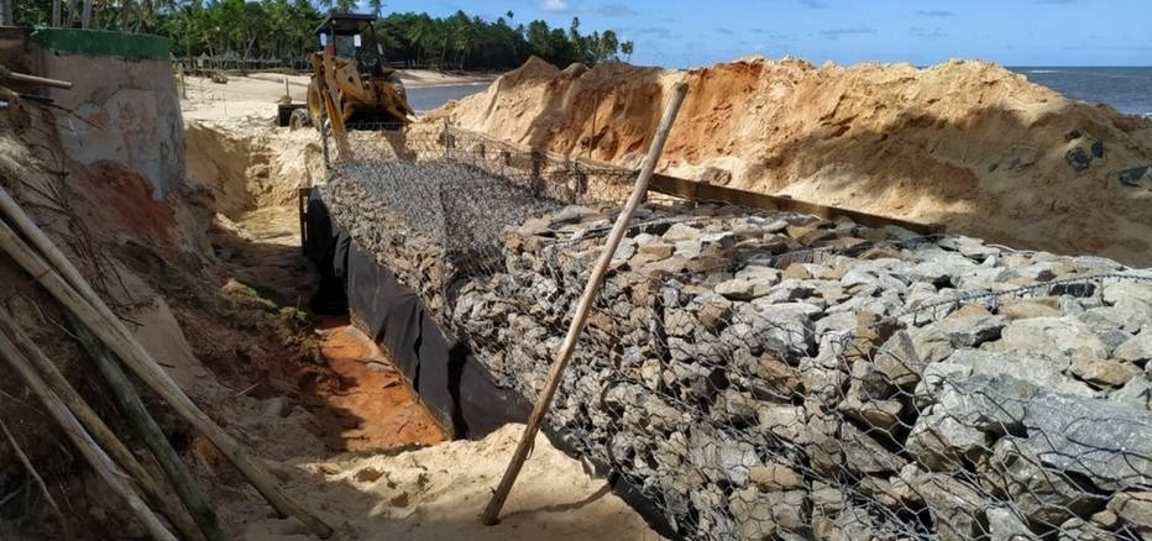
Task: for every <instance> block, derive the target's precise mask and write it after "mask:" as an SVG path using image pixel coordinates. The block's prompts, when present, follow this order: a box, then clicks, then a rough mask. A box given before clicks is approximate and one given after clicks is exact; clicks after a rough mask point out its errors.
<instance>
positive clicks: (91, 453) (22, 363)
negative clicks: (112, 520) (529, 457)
mask: <svg viewBox="0 0 1152 541" xmlns="http://www.w3.org/2000/svg"><path fill="white" fill-rule="evenodd" d="M0 358H3V359H4V360H5V361H7V362H8V364H10V365H12V367H13V368H15V369H16V372H17V373H18V374H20V376H21V377H22V378H23V379H24V382H25V383H26V384H27V385H28V388H29V389H31V390H32V393H33V394H35V395H36V396H37V397H38V398H39V399H40V401H41V402H42V403H43V404H44V408H45V409H46V410H48V413H49V414H50V415H51V416H52V418H53V419H55V420H56V422H57V423H58V424H59V425H60V428H61V429H62V430H63V431H64V435H65V436H67V437H68V439H69V440H71V441H72V443H73V444H74V445H75V446H76V448H77V449H79V450H80V454H82V455H83V456H84V458H85V460H87V461H88V463H89V464H90V465H91V466H92V469H94V470H96V473H97V475H99V476H100V478H101V479H103V480H104V482H106V483H108V486H109V487H111V488H112V491H113V492H115V493H116V494H117V495H118V496H120V497H121V498H123V499H124V501H125V502H127V504H128V508H129V509H131V510H132V512H133V514H135V515H136V518H138V519H140V521H141V522H143V523H144V527H145V528H146V529H147V530H148V533H149V534H151V535H152V538H153V539H156V540H158V541H177V539H176V536H175V535H172V532H170V531H168V528H167V527H165V526H164V523H163V522H161V520H160V517H157V516H156V514H155V513H153V512H152V510H151V509H149V508H148V505H147V504H145V503H144V500H142V499H140V495H139V494H137V493H136V491H135V489H133V488H132V485H130V484H129V483H128V480H127V479H128V476H127V475H126V474H125V473H124V472H123V471H122V470H121V469H120V468H119V467H117V466H116V463H115V462H113V461H112V459H111V458H109V457H108V455H107V454H106V453H105V452H104V450H103V449H101V448H100V446H99V445H96V442H95V441H92V436H90V435H89V434H88V432H85V431H84V427H83V426H81V424H80V421H78V420H77V419H76V417H75V416H74V415H72V412H70V411H68V407H67V406H65V405H64V403H63V402H61V401H60V398H59V397H58V396H56V394H55V393H53V392H52V390H51V389H49V388H48V384H47V383H45V382H44V380H42V379H40V376H39V375H38V374H37V373H36V370H35V369H34V368H32V365H31V364H29V361H28V359H26V358H25V357H24V356H23V355H21V354H20V352H19V351H17V349H16V346H15V344H13V343H11V342H9V341H8V340H7V338H5V337H4V335H3V334H0Z"/></svg>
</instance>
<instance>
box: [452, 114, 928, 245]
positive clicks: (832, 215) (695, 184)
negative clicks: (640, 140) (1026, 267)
mask: <svg viewBox="0 0 1152 541" xmlns="http://www.w3.org/2000/svg"><path fill="white" fill-rule="evenodd" d="M450 129H451V130H452V131H454V132H457V133H461V134H465V135H468V136H471V137H475V138H478V139H483V140H486V141H490V142H492V143H494V144H497V145H501V146H503V147H504V148H513V149H517V150H519V151H520V152H523V153H525V154H527V153H531V154H533V155H542V156H544V157H546V158H548V159H549V160H553V161H556V162H565V161H567V162H575V163H577V164H580V165H584V166H586V167H589V168H591V169H604V168H609V169H618V170H626V169H625V168H623V167H620V166H618V165H615V164H612V163H608V162H603V161H599V160H593V159H590V158H580V157H572V156H565V155H563V154H558V153H555V152H549V151H533V150H531V149H528V148H526V147H523V146H521V145H517V144H515V143H510V142H507V141H503V140H501V139H498V138H496V137H493V136H491V135H488V134H484V133H478V132H474V131H471V130H465V129H462V128H458V127H455V126H452V127H450ZM648 189H649V191H652V192H656V193H660V194H664V195H670V196H672V197H679V198H681V199H687V200H689V201H698V202H714V203H727V204H730V205H740V206H745V207H752V208H759V209H767V210H779V211H792V212H800V213H803V214H811V215H813V216H819V217H820V218H824V219H825V220H834V219H836V218H838V217H845V218H849V219H851V220H852V221H854V222H856V223H858V224H860V225H865V226H869V227H884V226H886V225H895V226H899V227H903V228H904V229H907V230H909V231H914V232H916V233H920V234H922V235H933V234H939V233H943V232H944V231H945V227H944V226H943V225H941V224H933V223H922V222H913V221H910V220H904V219H900V218H892V217H888V216H881V215H879V214H872V213H869V212H863V211H858V210H852V209H846V208H843V207H836V206H832V205H822V204H820V203H813V202H811V201H802V200H799V199H793V198H791V197H788V196H780V195H770V194H766V193H760V192H751V191H748V190H739V189H736V188H728V187H726V186H716V185H714V184H706V183H703V182H699V181H695V180H689V179H685V178H678V177H673V176H670V175H664V174H660V173H657V174H655V175H653V176H652V181H651V184H650V185H649V187H648Z"/></svg>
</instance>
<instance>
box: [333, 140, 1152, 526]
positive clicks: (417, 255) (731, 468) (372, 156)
mask: <svg viewBox="0 0 1152 541" xmlns="http://www.w3.org/2000/svg"><path fill="white" fill-rule="evenodd" d="M352 139H353V143H352V147H353V153H352V155H353V156H354V157H355V159H352V160H344V161H337V162H336V163H333V166H332V178H331V180H330V182H329V184H328V185H326V186H324V187H322V188H321V189H322V190H323V195H324V197H325V200H326V202H327V204H328V206H329V209H330V211H331V213H332V216H333V218H334V219H335V220H336V221H337V222H339V223H340V224H341V225H342V226H343V227H345V228H346V229H347V230H348V231H350V232H351V234H352V237H353V239H354V241H355V242H356V243H357V244H359V245H360V246H361V248H363V249H365V250H366V251H368V252H371V253H374V254H376V256H377V258H378V260H379V261H380V263H381V264H383V265H385V266H387V267H388V268H390V269H391V270H393V271H394V272H395V274H396V275H397V277H398V279H400V280H401V282H403V283H404V284H405V285H407V286H409V287H411V288H412V289H414V290H416V291H417V292H418V293H419V294H420V296H421V298H422V299H423V301H424V303H425V304H426V305H427V306H428V308H429V309H430V310H431V312H432V314H433V317H434V318H435V319H436V320H437V321H438V323H439V324H440V325H442V326H443V327H444V328H445V329H449V330H451V331H452V332H453V333H455V334H456V335H457V336H458V337H459V338H460V339H461V340H463V341H465V342H466V343H467V345H468V346H469V348H470V349H471V351H472V352H473V353H474V354H475V355H476V357H477V358H478V359H479V361H480V362H481V363H483V364H484V365H485V366H486V367H487V368H488V369H489V370H490V372H491V373H492V375H493V377H495V378H496V379H497V381H498V382H499V383H500V384H501V385H504V386H506V387H508V388H511V389H515V390H516V391H518V392H519V393H521V394H523V395H524V396H526V397H528V398H530V399H534V398H535V397H536V395H537V393H538V391H539V389H541V388H542V387H543V384H544V381H545V379H546V377H547V372H548V368H549V366H550V364H551V361H552V359H553V358H554V354H555V352H556V350H557V349H558V348H559V345H560V343H561V341H562V339H563V336H564V334H565V331H566V329H567V322H568V321H569V319H570V317H571V313H572V310H573V309H574V306H575V305H576V299H577V298H578V297H579V295H580V293H581V291H582V289H583V286H584V283H585V281H586V280H587V276H588V274H589V272H590V269H591V267H592V265H593V263H594V261H595V260H596V258H597V256H598V255H599V251H600V250H601V249H602V245H603V237H604V236H605V235H606V234H607V231H608V229H609V228H610V226H611V224H612V222H613V220H614V219H615V214H616V212H617V205H619V204H620V202H621V200H622V194H626V193H627V190H628V189H629V187H630V184H631V181H632V179H633V178H634V173H633V172H631V171H627V170H622V169H614V168H608V167H604V168H596V167H588V166H587V165H585V164H577V163H574V162H573V161H570V160H566V159H564V158H563V157H556V156H552V155H547V154H544V153H531V152H528V153H525V152H516V151H515V149H513V148H511V147H509V146H504V145H501V144H499V143H494V142H492V141H489V140H487V139H486V138H484V137H482V136H478V135H474V134H467V133H466V132H463V131H460V130H455V129H452V128H439V129H432V128H427V127H425V128H423V129H422V131H421V130H410V131H408V132H403V131H401V132H399V133H392V134H390V135H381V134H378V133H360V134H354V135H353V137H352ZM577 205H579V206H577ZM1150 359H1152V273H1150V272H1148V271H1147V270H1133V269H1127V268H1125V267H1123V266H1121V265H1119V264H1117V263H1115V262H1112V261H1109V260H1106V259H1102V258H1095V257H1060V256H1054V255H1051V254H1044V253H1032V252H1020V251H1013V250H1009V249H1005V248H1001V247H996V246H990V245H986V244H984V243H983V242H981V241H979V240H976V239H969V238H965V237H956V236H933V237H925V236H921V235H917V234H914V233H911V232H909V231H907V230H903V229H901V228H898V227H887V228H866V227H862V226H859V225H857V224H855V223H853V222H851V221H849V220H846V219H841V220H837V221H826V220H821V219H819V218H815V217H812V216H806V215H801V214H795V213H784V212H773V211H764V210H757V209H748V208H739V207H731V206H721V205H711V204H699V203H689V202H677V201H659V202H657V201H653V202H649V204H647V205H645V206H644V207H643V208H642V209H641V210H640V212H638V213H637V215H636V218H635V220H634V222H633V223H632V224H631V226H630V228H629V231H628V235H627V238H626V239H625V240H624V242H623V244H622V245H621V247H620V248H619V249H618V250H617V252H616V253H615V254H614V258H613V261H612V271H611V272H610V274H609V276H608V278H607V280H606V281H605V283H604V285H603V288H602V289H601V291H600V294H599V297H598V299H597V300H596V303H595V307H594V310H593V311H592V313H591V314H590V316H589V318H588V325H587V327H586V329H585V331H584V333H583V335H582V336H581V338H580V343H579V345H578V347H577V349H576V354H575V356H574V358H573V361H572V364H571V366H570V367H569V370H568V371H567V372H566V374H565V376H564V380H563V384H562V386H561V389H560V392H559V394H558V396H557V399H556V401H555V403H554V406H553V408H552V410H551V411H550V413H549V415H548V419H547V422H548V424H549V425H550V427H551V428H552V429H553V430H554V431H555V432H556V433H557V434H559V435H560V437H561V438H562V439H564V440H565V441H564V443H565V444H566V446H567V447H570V448H573V449H575V450H577V452H578V453H579V454H580V455H581V456H582V457H584V458H586V459H588V460H589V461H591V462H592V463H594V464H597V465H599V466H600V467H601V468H602V469H603V470H604V472H605V473H610V474H613V475H615V476H618V477H619V478H621V479H623V480H626V481H627V482H628V484H629V485H631V486H632V487H633V488H634V489H636V490H637V491H639V492H640V493H641V494H642V495H643V497H644V499H645V500H646V501H647V502H649V503H650V504H651V506H652V507H654V508H655V509H658V510H659V512H660V513H661V514H662V515H663V518H664V519H665V520H666V521H667V523H668V524H669V525H670V526H671V528H672V529H673V531H674V532H675V534H676V535H677V536H679V537H683V538H690V539H1142V538H1146V537H1147V536H1149V535H1152V492H1150V491H1152V414H1150V412H1149V403H1150V396H1152V380H1150V378H1149V375H1148V370H1149V369H1150V368H1152V366H1149V360H1150Z"/></svg>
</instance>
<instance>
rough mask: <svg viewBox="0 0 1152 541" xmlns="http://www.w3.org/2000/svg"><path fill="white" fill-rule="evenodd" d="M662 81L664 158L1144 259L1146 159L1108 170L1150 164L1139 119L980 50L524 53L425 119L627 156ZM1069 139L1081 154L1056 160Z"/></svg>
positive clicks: (1149, 195) (754, 182) (756, 185)
mask: <svg viewBox="0 0 1152 541" xmlns="http://www.w3.org/2000/svg"><path fill="white" fill-rule="evenodd" d="M679 80H685V81H687V83H688V85H689V94H688V97H687V99H686V100H685V103H684V106H683V108H682V110H681V112H680V116H679V117H678V119H677V121H676V124H675V126H674V127H673V129H672V132H671V135H670V138H669V141H668V144H667V147H666V149H665V152H664V159H663V161H662V164H661V166H660V169H661V170H663V171H665V172H668V173H671V174H674V175H678V176H684V177H687V178H694V179H700V180H703V181H706V182H710V183H715V184H722V185H727V186H732V187H735V188H742V189H750V190H756V191H762V192H767V193H777V194H785V195H790V196H793V197H795V198H797V199H802V200H808V201H813V202H817V203H823V204H829V205H837V206H843V207H847V208H851V209H855V210H862V211H867V212H872V213H876V214H881V215H888V216H894V217H899V218H904V219H911V220H915V221H921V222H935V223H940V224H944V225H946V226H947V227H948V228H949V229H950V230H953V231H956V232H962V233H966V234H969V235H973V236H977V237H983V238H987V239H990V240H994V241H998V242H1002V243H1007V244H1010V245H1014V246H1016V247H1021V248H1037V249H1045V250H1051V251H1055V252H1062V253H1093V254H1100V255H1105V256H1108V257H1113V258H1115V259H1118V260H1121V261H1125V262H1128V263H1133V264H1138V265H1152V240H1150V239H1152V212H1149V211H1148V208H1149V204H1150V203H1152V175H1145V176H1144V177H1143V179H1142V180H1139V181H1137V182H1134V183H1129V184H1125V183H1122V182H1121V181H1120V172H1121V171H1125V170H1128V169H1131V168H1136V167H1142V166H1149V165H1152V119H1140V118H1136V117H1129V116H1124V115H1121V114H1119V113H1117V112H1116V111H1114V110H1112V109H1110V108H1108V107H1106V106H1094V105H1089V104H1084V103H1078V102H1073V101H1071V100H1068V99H1066V98H1064V97H1063V96H1061V95H1059V94H1057V93H1056V92H1054V91H1052V90H1049V89H1047V88H1044V87H1042V86H1039V85H1036V84H1033V83H1031V82H1029V81H1028V80H1027V79H1026V78H1025V77H1023V76H1021V75H1018V74H1014V73H1012V72H1009V71H1007V70H1005V69H1003V68H1001V67H999V66H995V65H992V64H987V63H982V62H975V61H951V62H948V63H944V64H941V65H938V66H933V67H930V68H924V69H918V68H915V67H913V66H910V65H882V64H860V65H853V66H847V67H842V66H834V65H826V66H823V67H816V66H813V65H811V64H809V63H807V62H804V61H803V60H799V59H783V60H766V59H763V58H749V59H744V60H739V61H736V62H730V63H725V64H717V65H715V66H711V67H708V68H702V69H695V70H691V71H686V72H681V71H668V70H662V69H657V68H641V67H635V66H628V65H623V64H606V65H601V66H596V67H594V68H592V69H581V68H579V67H570V68H569V69H566V70H563V71H561V70H558V69H556V68H555V67H553V66H551V65H548V64H546V63H544V62H542V61H540V60H537V59H532V60H530V61H529V62H528V63H527V64H525V65H524V66H523V67H521V68H520V69H518V70H515V71H513V72H510V73H507V74H505V75H504V76H502V77H501V78H500V79H498V80H497V81H496V82H495V83H494V84H493V85H491V86H490V87H489V88H488V90H487V92H484V93H480V94H476V95H474V96H470V97H467V98H464V99H462V100H460V101H458V102H456V103H454V104H452V103H450V104H448V105H446V106H445V107H444V108H442V109H441V110H439V111H435V112H432V113H430V114H428V115H426V116H425V121H427V122H433V123H435V122H441V121H442V120H443V118H444V117H447V118H449V119H451V120H452V121H453V122H454V123H456V124H457V125H459V126H461V127H463V128H467V129H473V130H477V131H482V132H485V133H487V134H490V135H493V136H496V137H499V138H502V139H505V140H509V141H512V142H515V143H518V144H521V145H525V146H530V147H533V148H537V149H547V150H551V151H555V152H562V153H571V154H573V155H577V156H582V157H588V158H593V159H598V160H603V161H611V162H616V163H620V164H623V165H628V166H637V165H638V164H639V161H640V160H641V158H642V156H643V153H644V151H645V150H646V148H647V146H648V142H649V140H650V137H651V135H652V133H653V132H654V131H655V127H656V124H657V123H658V121H659V118H660V114H661V108H662V102H663V96H664V95H665V94H666V92H667V90H668V89H669V88H670V85H671V84H673V83H674V82H675V81H679ZM1073 153H1081V155H1082V156H1088V157H1090V158H1089V159H1090V163H1088V164H1086V166H1085V167H1084V168H1083V169H1077V168H1075V167H1073V166H1072V163H1071V162H1070V160H1069V159H1068V158H1069V156H1070V155H1072V154H1073ZM1094 153H1095V154H1096V156H1095V157H1091V156H1092V155H1093V154H1094Z"/></svg>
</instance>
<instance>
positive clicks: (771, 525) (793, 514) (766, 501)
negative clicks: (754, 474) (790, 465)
mask: <svg viewBox="0 0 1152 541" xmlns="http://www.w3.org/2000/svg"><path fill="white" fill-rule="evenodd" d="M810 507H811V506H810V504H809V502H808V496H807V494H806V493H805V492H804V491H802V490H790V491H786V492H775V491H773V492H765V491H761V490H759V489H757V488H756V487H748V488H745V489H742V490H738V491H736V492H734V493H733V494H732V495H731V496H729V498H728V508H729V509H730V510H731V512H732V516H733V518H734V519H735V520H736V524H737V525H738V527H739V529H740V538H741V539H769V538H771V537H772V536H773V534H777V535H782V532H778V530H787V531H791V532H796V531H801V530H803V528H805V526H806V524H807V517H808V514H809V509H810ZM712 533H713V532H709V535H711V534H712Z"/></svg>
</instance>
